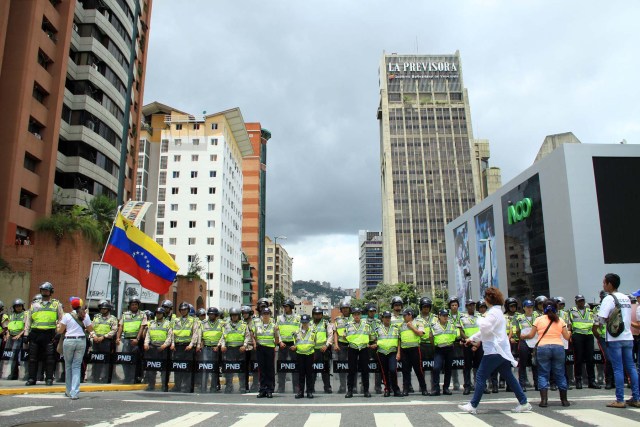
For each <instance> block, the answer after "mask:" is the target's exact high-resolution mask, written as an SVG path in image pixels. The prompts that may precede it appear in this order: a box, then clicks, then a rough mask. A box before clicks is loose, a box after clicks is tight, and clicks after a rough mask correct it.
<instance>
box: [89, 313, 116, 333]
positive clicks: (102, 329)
mask: <svg viewBox="0 0 640 427" xmlns="http://www.w3.org/2000/svg"><path fill="white" fill-rule="evenodd" d="M112 318H113V316H111V315H109V316H107V317H104V316H102V314H97V315H96V316H95V317H94V318H93V332H95V334H96V335H97V336H99V337H102V336H104V335H107V334H108V333H109V332H111V330H112V321H111V319H112Z"/></svg>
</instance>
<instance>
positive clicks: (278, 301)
mask: <svg viewBox="0 0 640 427" xmlns="http://www.w3.org/2000/svg"><path fill="white" fill-rule="evenodd" d="M282 304H284V294H283V293H282V292H280V291H275V292H274V293H273V309H274V313H276V314H277V313H278V311H279V310H280V307H282Z"/></svg>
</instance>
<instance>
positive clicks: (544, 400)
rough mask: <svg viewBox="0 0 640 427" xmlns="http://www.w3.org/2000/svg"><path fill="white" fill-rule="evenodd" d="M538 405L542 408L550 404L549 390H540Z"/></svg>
mask: <svg viewBox="0 0 640 427" xmlns="http://www.w3.org/2000/svg"><path fill="white" fill-rule="evenodd" d="M538 406H539V407H541V408H546V407H547V406H549V390H540V403H539V404H538Z"/></svg>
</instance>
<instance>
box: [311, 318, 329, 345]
mask: <svg viewBox="0 0 640 427" xmlns="http://www.w3.org/2000/svg"><path fill="white" fill-rule="evenodd" d="M313 330H314V332H315V333H316V348H322V347H324V345H325V344H326V343H327V321H326V320H324V319H323V320H321V321H320V323H314V324H313Z"/></svg>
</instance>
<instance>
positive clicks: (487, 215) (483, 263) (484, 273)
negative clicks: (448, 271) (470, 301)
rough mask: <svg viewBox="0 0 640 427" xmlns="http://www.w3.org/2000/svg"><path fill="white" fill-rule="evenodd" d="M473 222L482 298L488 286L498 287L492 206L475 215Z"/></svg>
mask: <svg viewBox="0 0 640 427" xmlns="http://www.w3.org/2000/svg"><path fill="white" fill-rule="evenodd" d="M475 223H476V246H477V250H478V275H479V277H480V296H481V297H482V298H484V292H485V290H486V289H487V288H488V287H489V286H495V287H496V288H497V287H498V257H497V256H496V253H495V250H496V246H495V240H496V231H495V230H496V228H495V224H494V222H493V207H491V208H489V209H486V210H484V211H482V212H480V213H479V214H478V215H476V217H475Z"/></svg>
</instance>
